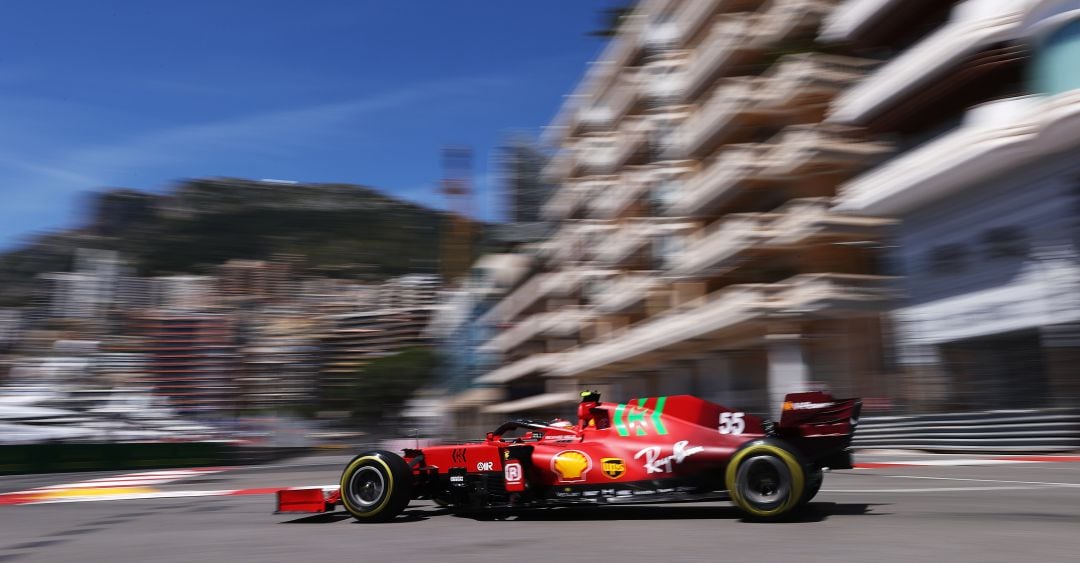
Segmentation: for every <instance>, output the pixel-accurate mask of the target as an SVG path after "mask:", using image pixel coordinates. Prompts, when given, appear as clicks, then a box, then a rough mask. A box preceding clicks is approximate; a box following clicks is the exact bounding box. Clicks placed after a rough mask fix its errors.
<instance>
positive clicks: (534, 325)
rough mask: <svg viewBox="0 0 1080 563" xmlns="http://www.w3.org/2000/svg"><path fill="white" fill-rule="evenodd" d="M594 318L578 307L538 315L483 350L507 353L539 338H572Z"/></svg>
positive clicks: (493, 341) (501, 335) (501, 334)
mask: <svg viewBox="0 0 1080 563" xmlns="http://www.w3.org/2000/svg"><path fill="white" fill-rule="evenodd" d="M592 316H593V313H592V312H590V311H587V310H584V309H579V308H576V307H572V308H566V309H562V310H559V311H550V312H545V313H537V314H535V315H532V316H530V317H528V318H526V319H525V320H523V321H521V322H520V323H518V324H516V325H514V326H513V327H511V328H508V329H506V330H504V331H502V332H500V333H499V334H498V335H496V336H495V337H494V338H492V339H491V340H489V341H488V342H486V343H484V344H483V346H482V348H483V350H484V351H488V352H500V353H506V352H507V351H509V350H513V349H514V348H517V347H518V346H520V345H522V344H524V343H526V342H528V341H529V340H532V339H535V338H538V337H543V336H550V337H562V338H566V337H570V336H573V335H575V334H577V333H578V331H579V330H581V325H582V324H583V323H584V322H585V321H586V320H588V319H590V318H592Z"/></svg>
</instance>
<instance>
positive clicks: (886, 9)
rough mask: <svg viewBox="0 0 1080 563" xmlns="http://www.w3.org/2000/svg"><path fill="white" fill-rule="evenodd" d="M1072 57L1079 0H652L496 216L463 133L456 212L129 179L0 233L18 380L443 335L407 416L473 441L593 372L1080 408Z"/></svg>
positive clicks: (600, 379)
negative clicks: (63, 211) (159, 191)
mask: <svg viewBox="0 0 1080 563" xmlns="http://www.w3.org/2000/svg"><path fill="white" fill-rule="evenodd" d="M1078 61H1080V2H1078V1H1074V0H966V1H962V2H961V1H948V0H904V1H894V0H843V1H840V0H683V1H678V0H643V1H642V2H639V3H637V4H636V5H634V6H633V7H632V9H629V10H627V12H626V13H625V15H624V16H622V17H621V18H620V19H619V23H618V25H617V28H616V29H614V30H613V34H612V37H611V39H610V41H609V43H608V44H607V46H606V48H605V49H604V51H603V52H602V53H601V55H600V56H599V58H598V59H597V60H596V61H593V62H592V63H591V64H590V65H589V66H588V70H587V71H586V73H585V74H584V76H583V77H582V78H581V81H580V83H579V84H578V86H577V87H576V89H575V90H574V91H573V92H571V93H570V94H569V95H568V96H567V97H566V100H565V103H564V104H563V106H562V108H561V110H560V112H559V113H558V115H557V116H556V117H555V119H554V120H553V122H552V123H551V124H550V125H549V126H548V127H547V128H546V130H545V132H544V134H543V136H542V138H540V139H539V140H534V139H530V138H529V137H528V136H524V135H513V136H509V137H507V141H506V143H505V146H504V147H503V149H502V150H501V152H500V154H499V158H498V174H497V175H498V179H499V184H500V185H501V187H502V189H503V197H504V203H503V204H504V207H505V209H506V222H505V223H502V224H497V225H483V224H480V223H477V222H474V221H472V220H470V219H468V217H469V215H470V213H471V209H472V205H473V201H472V199H471V198H472V195H473V194H472V175H473V171H472V170H471V166H472V164H471V152H470V150H469V149H468V148H467V147H448V148H447V149H446V150H445V151H444V153H443V157H444V167H445V178H444V180H443V182H442V183H441V184H440V186H439V187H438V188H436V189H437V190H439V192H440V193H442V194H443V195H444V196H445V197H446V201H447V208H448V209H449V212H447V213H437V212H434V211H432V210H428V209H424V208H418V207H417V206H408V205H405V204H402V203H401V202H396V201H393V200H391V199H389V198H386V197H382V196H378V195H375V194H374V193H373V192H371V191H370V190H366V189H364V188H361V187H358V186H340V185H323V184H319V185H292V184H282V183H280V182H271V181H251V180H232V179H202V180H192V181H188V182H186V183H184V184H182V185H181V186H180V187H179V188H178V189H176V190H174V191H173V192H171V193H169V194H166V195H164V196H150V195H147V194H139V193H137V192H130V191H122V190H120V191H113V192H109V193H107V194H104V195H103V196H102V197H101V201H100V202H99V205H98V206H97V208H96V210H95V212H94V213H92V220H91V225H90V226H89V227H88V228H87V229H85V230H84V231H80V232H79V233H77V234H75V235H71V236H59V235H58V236H55V237H52V238H49V239H47V240H45V241H44V242H43V243H41V245H39V246H38V247H35V248H34V249H32V250H31V251H29V252H28V253H24V254H22V255H17V254H18V253H12V256H14V257H13V258H12V257H9V258H5V260H7V262H3V261H0V263H4V264H6V265H5V268H3V269H2V271H0V283H5V286H4V287H5V292H6V293H7V294H6V295H5V296H4V298H5V299H4V302H5V303H7V302H8V301H11V302H14V303H16V304H18V305H20V306H19V307H14V306H13V307H10V308H4V309H0V358H2V360H0V361H2V363H0V376H2V377H3V382H4V383H6V384H7V385H8V388H9V389H14V388H16V387H19V388H29V387H33V386H35V385H37V386H42V385H44V386H51V387H52V388H56V389H78V390H81V391H87V390H94V389H97V390H102V392H104V391H105V390H108V389H114V390H115V389H120V390H122V391H117V393H119V395H116V396H117V397H120V396H122V397H129V396H135V397H143V394H144V393H149V394H152V395H153V397H154V401H157V402H155V403H154V405H155V408H157V409H165V408H168V409H172V410H173V411H175V412H176V413H178V414H180V415H185V416H198V417H213V416H219V415H222V413H248V414H250V413H266V412H273V413H282V412H288V413H291V414H296V415H304V416H322V417H324V418H331V419H334V420H344V419H346V418H348V417H350V416H352V415H355V414H356V412H357V410H356V405H355V399H356V397H355V394H356V393H357V392H358V391H357V389H358V387H357V382H358V380H361V379H363V378H364V377H365V376H364V373H365V371H364V370H365V369H366V368H367V367H368V366H370V365H372V363H373V362H376V361H377V360H379V359H381V358H387V357H391V356H394V355H396V354H399V353H402V352H404V351H408V350H414V349H416V348H418V347H421V348H427V349H435V350H438V352H439V355H440V357H441V363H440V364H439V366H438V368H437V372H436V378H435V379H434V380H432V381H428V382H426V383H424V384H423V385H422V388H421V389H416V391H418V394H417V396H416V397H414V399H413V401H412V402H411V403H410V406H409V407H408V408H407V409H406V410H405V411H404V415H405V416H406V417H407V418H414V419H416V420H417V421H418V424H419V426H420V427H422V428H423V429H424V432H425V434H427V435H437V434H448V433H455V432H456V433H459V434H462V435H467V436H473V437H475V436H478V435H481V434H478V432H481V431H482V430H484V429H486V428H487V427H488V426H491V425H493V424H494V423H495V421H496V420H499V419H502V418H505V417H506V416H508V415H523V416H529V417H532V418H543V417H554V416H558V415H562V416H565V415H566V413H568V412H569V410H568V409H569V405H571V404H572V403H573V402H576V400H577V393H576V392H577V391H578V390H580V389H582V388H594V389H598V390H600V391H602V392H603V393H604V394H605V396H606V397H608V398H611V399H614V400H627V399H629V398H631V397H640V396H647V395H663V394H679V393H692V394H697V395H699V396H702V397H704V398H706V399H709V400H713V401H716V402H719V403H723V404H726V405H730V406H732V407H736V408H739V409H742V410H745V411H748V412H754V413H759V414H776V411H777V409H779V407H780V404H781V398H782V396H783V395H784V394H786V393H789V392H794V391H801V390H812V389H825V390H829V391H831V392H832V393H834V394H836V395H840V396H858V397H863V398H864V402H865V412H866V413H867V414H874V413H878V414H894V415H901V414H918V413H945V412H970V411H985V410H993V409H1006V408H1038V409H1052V408H1057V407H1066V408H1076V407H1077V404H1078V401H1080V371H1078V368H1077V367H1076V366H1077V365H1080V163H1078V161H1077V159H1076V158H1075V154H1076V150H1077V147H1078V146H1080V63H1078ZM102 241H112V242H110V243H109V244H104V243H103V242H102ZM116 241H122V242H116ZM110 245H111V246H110ZM106 248H107V249H106ZM13 271H14V272H17V273H25V272H33V271H37V272H40V275H33V276H29V277H27V276H25V275H24V276H22V277H18V276H9V273H10V272H13ZM436 272H438V273H436ZM27 279H29V280H30V281H29V282H27V281H26V280H27ZM12 280H13V281H12ZM20 280H21V281H20ZM147 400H149V399H145V400H144V399H143V398H138V399H130V400H129V399H124V400H119V399H115V397H114V398H113V399H108V397H106V400H105V402H106V403H109V401H111V403H109V404H112V405H113V406H111V407H108V408H110V409H113V410H115V409H117V408H122V406H123V405H135V404H138V405H144V404H149V403H147V402H146V401H147ZM116 405H120V406H116ZM109 412H113V411H109ZM197 433H200V435H202V434H205V428H197Z"/></svg>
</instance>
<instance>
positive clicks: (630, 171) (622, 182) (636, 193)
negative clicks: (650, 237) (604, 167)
mask: <svg viewBox="0 0 1080 563" xmlns="http://www.w3.org/2000/svg"><path fill="white" fill-rule="evenodd" d="M649 179H650V175H649V168H647V167H640V168H639V167H634V168H626V169H624V170H623V173H622V174H621V175H619V180H618V181H617V182H612V183H610V184H609V185H608V186H607V188H606V189H604V190H596V191H595V192H594V194H595V195H593V197H592V199H591V200H590V201H589V216H590V217H592V218H594V219H614V218H615V217H618V216H619V215H620V214H621V213H622V212H623V211H624V210H625V209H626V208H627V206H629V205H630V204H631V203H633V202H634V201H636V200H638V199H640V198H641V197H643V196H644V195H645V194H646V193H648V190H649Z"/></svg>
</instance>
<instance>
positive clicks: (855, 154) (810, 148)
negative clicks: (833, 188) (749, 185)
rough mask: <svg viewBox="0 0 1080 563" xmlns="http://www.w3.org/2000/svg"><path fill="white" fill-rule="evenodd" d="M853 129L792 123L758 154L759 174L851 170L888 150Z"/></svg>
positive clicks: (795, 174)
mask: <svg viewBox="0 0 1080 563" xmlns="http://www.w3.org/2000/svg"><path fill="white" fill-rule="evenodd" d="M854 133H855V131H854V130H851V129H846V128H843V127H836V126H828V125H796V126H793V127H788V128H787V129H784V130H783V131H782V132H780V134H779V135H777V136H776V137H774V138H773V139H772V140H771V141H770V142H769V143H768V144H767V145H766V146H768V147H769V148H768V150H766V151H764V152H763V154H762V155H761V161H760V164H761V174H760V175H761V176H762V177H768V178H772V179H798V178H801V177H806V176H808V175H810V174H816V173H821V172H833V173H851V172H853V171H855V170H857V169H859V168H867V167H869V166H871V165H872V164H873V163H874V162H875V160H876V159H877V158H878V157H880V156H881V155H883V154H886V153H888V152H889V150H890V146H889V145H888V144H885V143H880V142H870V141H865V140H861V139H858V138H856V137H854Z"/></svg>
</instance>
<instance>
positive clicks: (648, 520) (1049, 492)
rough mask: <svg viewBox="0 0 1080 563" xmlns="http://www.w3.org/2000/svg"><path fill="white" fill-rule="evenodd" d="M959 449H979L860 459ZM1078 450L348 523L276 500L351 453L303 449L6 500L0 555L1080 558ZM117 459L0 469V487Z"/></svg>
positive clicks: (40, 483)
mask: <svg viewBox="0 0 1080 563" xmlns="http://www.w3.org/2000/svg"><path fill="white" fill-rule="evenodd" d="M957 458H963V459H968V460H970V459H972V456H952V457H940V456H930V455H927V454H905V453H902V452H893V453H886V454H875V455H863V456H860V457H859V458H858V460H857V461H861V462H864V463H865V462H874V461H911V460H936V461H944V462H946V463H953V462H954V461H953V460H955V459H957ZM1072 459H1073V461H1072V462H1068V461H1058V462H1052V463H1030V462H1029V463H1001V464H996V463H994V464H983V465H958V466H951V465H944V466H942V465H929V466H927V465H915V466H903V465H886V466H881V467H873V468H866V469H856V470H851V471H842V472H840V471H837V472H832V473H829V474H827V475H826V478H825V484H824V487H823V488H822V492H821V493H820V494H819V495H818V497H817V498H816V499H815V500H814V502H812V503H811V504H810V507H809V509H808V510H807V511H806V512H805V513H804V514H802V515H801V516H799V517H798V518H796V519H793V520H791V521H787V522H780V523H756V522H748V521H744V520H743V519H742V518H741V516H740V514H739V512H738V511H736V510H735V509H734V508H733V507H731V506H730V505H729V504H727V503H708V504H677V505H671V504H668V505H641V506H613V507H603V508H598V509H590V508H575V509H553V510H539V511H532V512H524V513H521V514H518V515H517V516H513V517H511V518H509V519H506V520H497V521H488V520H482V519H476V518H470V517H465V516H455V515H452V514H449V513H447V512H446V511H445V510H441V509H439V508H437V507H435V506H433V505H431V504H428V503H422V504H418V505H415V506H410V508H409V509H407V510H406V513H405V514H404V515H403V516H402V517H399V519H398V520H397V521H394V522H391V523H387V524H357V523H354V522H353V521H352V520H351V519H350V518H347V517H345V516H344V515H343V514H341V513H337V514H327V515H317V516H308V517H301V516H297V515H275V514H273V513H272V511H273V508H274V506H273V505H274V497H273V495H272V494H269V493H268V492H266V491H267V490H271V489H274V488H279V487H287V486H301V485H328V484H334V483H335V482H336V481H337V477H338V473H339V471H340V470H341V468H342V466H343V465H344V462H345V460H346V458H344V457H317V458H306V459H300V460H294V461H292V462H287V463H284V464H279V465H274V466H263V467H249V468H233V469H225V470H221V471H217V472H209V471H208V472H205V473H201V474H197V475H193V476H181V478H179V479H177V480H173V481H168V482H164V483H159V484H156V485H154V487H153V490H154V491H158V492H159V493H172V494H191V493H190V492H192V491H195V492H196V493H194V494H201V493H198V491H202V492H206V491H211V492H213V491H222V490H234V491H235V490H241V491H244V494H238V495H234V496H190V497H185V496H177V497H166V498H160V497H158V498H143V499H128V500H93V501H89V502H61V503H52V504H7V505H0V562H7V561H18V562H23V561H26V562H30V561H178V562H180V561H182V562H185V563H191V562H194V561H364V562H378V561H416V562H423V561H469V562H476V561H494V560H502V561H555V562H560V563H562V562H565V561H602V562H605V563H614V562H622V561H943V562H949V563H953V562H957V561H1002V562H1013V561H1080V462H1077V461H1078V460H1080V458H1075V457H1074V458H1072ZM122 475H124V474H122V473H95V474H64V475H34V476H18V477H0V496H2V494H3V493H12V492H15V491H25V490H28V489H34V488H39V487H46V486H55V485H62V484H65V483H74V482H81V481H85V480H88V479H99V480H100V479H112V480H113V481H106V482H124V481H125V480H126V479H128V478H127V477H123V476H122ZM99 482H101V481H99ZM47 490H54V489H47ZM7 498H12V497H11V495H10V494H9V495H8V497H7Z"/></svg>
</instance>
